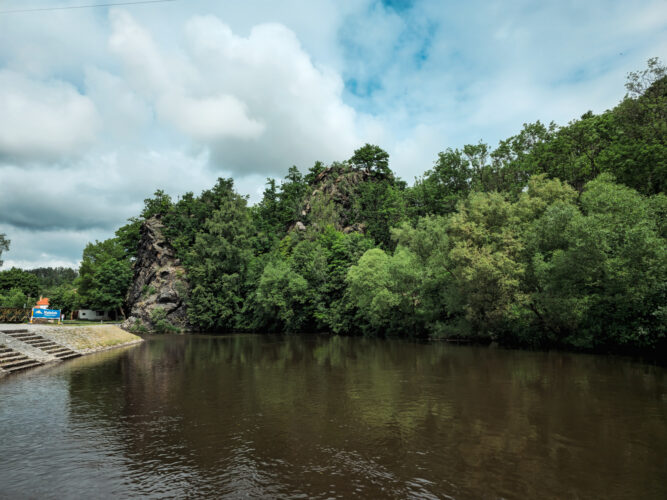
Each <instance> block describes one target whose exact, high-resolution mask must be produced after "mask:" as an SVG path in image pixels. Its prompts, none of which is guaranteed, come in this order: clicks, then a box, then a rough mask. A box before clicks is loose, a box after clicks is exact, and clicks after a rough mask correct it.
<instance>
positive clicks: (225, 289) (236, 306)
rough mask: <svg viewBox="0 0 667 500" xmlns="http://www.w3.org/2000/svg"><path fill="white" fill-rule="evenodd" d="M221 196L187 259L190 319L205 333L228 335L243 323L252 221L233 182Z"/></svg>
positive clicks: (250, 255) (250, 256) (243, 200)
mask: <svg viewBox="0 0 667 500" xmlns="http://www.w3.org/2000/svg"><path fill="white" fill-rule="evenodd" d="M218 194H219V208H218V209H217V210H216V211H215V212H213V214H212V215H211V217H210V218H209V219H208V220H206V222H205V223H204V226H203V229H202V230H201V231H200V232H198V233H197V235H196V238H195V242H194V245H193V247H192V249H191V251H190V254H189V256H188V259H187V263H188V264H187V270H188V278H189V281H190V288H191V293H190V299H189V307H188V316H189V318H190V321H191V322H192V323H193V324H195V325H200V326H201V327H202V328H204V329H207V330H211V329H220V330H226V331H228V330H232V329H234V328H237V327H238V325H239V324H240V323H241V314H240V313H241V309H242V305H243V300H244V298H245V296H246V293H247V290H246V289H245V288H244V285H245V275H246V273H247V272H248V267H249V264H250V261H251V259H252V251H251V236H252V221H251V218H250V212H249V211H248V209H247V207H246V199H245V198H244V197H242V196H240V195H238V194H237V193H236V192H234V191H233V185H232V183H231V182H230V183H228V184H227V190H226V191H221V192H220V193H218Z"/></svg>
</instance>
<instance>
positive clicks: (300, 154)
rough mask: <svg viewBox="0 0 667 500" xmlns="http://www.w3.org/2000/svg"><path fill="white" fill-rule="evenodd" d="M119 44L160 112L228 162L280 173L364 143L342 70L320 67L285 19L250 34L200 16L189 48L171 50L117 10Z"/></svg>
mask: <svg viewBox="0 0 667 500" xmlns="http://www.w3.org/2000/svg"><path fill="white" fill-rule="evenodd" d="M110 48H111V51H112V53H114V54H116V55H117V56H118V57H119V58H120V59H121V61H122V62H123V65H124V68H125V72H126V75H127V81H129V82H131V84H132V85H133V87H134V91H136V92H137V93H139V94H141V95H143V96H144V98H145V99H146V100H148V102H150V103H151V104H152V106H153V107H154V109H155V112H156V115H157V117H158V119H159V120H160V121H162V122H163V123H166V124H169V125H170V126H172V127H173V128H175V129H176V130H178V131H180V132H181V133H182V134H183V135H184V136H185V137H186V138H188V139H190V140H192V141H194V142H196V143H198V144H200V145H202V146H205V147H207V148H209V149H210V151H211V154H212V161H213V162H214V163H215V164H216V165H217V166H218V167H219V168H221V169H225V170H230V171H233V172H237V173H243V174H246V175H247V174H251V173H262V174H266V173H274V174H276V173H277V174H280V173H282V172H284V171H285V169H286V167H287V166H289V165H290V164H292V163H297V164H300V165H301V166H302V167H304V166H309V165H310V164H312V163H314V161H315V160H318V159H324V160H327V161H332V160H334V159H338V158H340V157H341V155H343V157H346V156H349V154H351V153H352V151H353V150H354V148H355V147H357V146H358V145H359V144H360V143H361V142H362V139H361V134H362V133H363V131H361V130H359V128H360V127H359V123H360V117H359V116H358V114H357V113H356V112H355V111H354V109H353V108H351V107H350V106H348V105H346V104H345V103H344V102H343V100H342V92H343V82H342V79H341V78H340V76H339V75H338V74H337V73H336V72H334V71H333V70H331V69H330V68H326V67H317V66H316V65H315V64H314V63H313V62H312V60H311V59H310V57H309V55H308V54H307V53H306V52H305V51H304V50H303V48H302V47H301V45H300V43H299V41H298V39H297V37H296V35H295V34H294V33H293V32H292V31H290V30H289V29H287V28H286V27H285V26H283V25H281V24H276V23H271V24H263V25H259V26H255V27H254V28H253V29H252V30H251V32H250V35H249V36H248V37H242V36H238V35H235V34H234V33H233V32H232V30H231V29H230V27H229V26H227V25H225V24H224V23H223V22H222V21H220V20H219V19H218V18H216V17H213V16H198V17H194V18H192V19H191V20H190V21H188V22H187V23H186V26H185V47H184V48H183V49H182V50H179V51H175V52H173V53H169V52H164V51H162V50H160V48H159V47H158V46H157V44H156V42H155V41H154V40H153V38H152V37H151V35H150V33H148V31H146V30H145V29H144V28H143V27H141V26H140V25H139V24H138V23H137V22H136V21H135V20H134V19H133V18H132V17H131V16H130V15H129V14H127V13H126V12H123V11H114V13H113V14H112V35H111V38H110ZM366 120H368V119H367V118H366Z"/></svg>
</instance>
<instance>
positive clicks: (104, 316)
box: [73, 309, 116, 321]
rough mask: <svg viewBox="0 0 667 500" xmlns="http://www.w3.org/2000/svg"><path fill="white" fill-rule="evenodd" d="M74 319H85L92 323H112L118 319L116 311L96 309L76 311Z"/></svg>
mask: <svg viewBox="0 0 667 500" xmlns="http://www.w3.org/2000/svg"><path fill="white" fill-rule="evenodd" d="M73 316H74V319H83V320H90V321H111V320H115V319H116V313H115V312H114V311H99V310H95V309H79V310H78V311H74V314H73Z"/></svg>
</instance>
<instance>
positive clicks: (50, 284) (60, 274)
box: [0, 235, 81, 314]
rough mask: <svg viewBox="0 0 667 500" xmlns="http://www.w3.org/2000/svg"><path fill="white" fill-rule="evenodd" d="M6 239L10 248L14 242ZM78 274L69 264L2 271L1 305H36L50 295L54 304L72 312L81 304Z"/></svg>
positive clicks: (0, 274) (0, 273) (7, 247)
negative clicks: (77, 288) (78, 291)
mask: <svg viewBox="0 0 667 500" xmlns="http://www.w3.org/2000/svg"><path fill="white" fill-rule="evenodd" d="M1 236H4V235H0V237H1ZM5 241H6V245H5V246H4V250H8V249H9V243H10V242H9V241H7V240H5ZM0 250H2V248H0ZM77 277H78V273H77V271H76V270H75V269H71V268H68V267H39V268H36V269H29V270H23V269H19V268H16V267H13V268H11V269H7V270H5V271H0V307H32V306H34V304H35V302H36V301H37V300H38V299H39V298H40V296H44V297H49V298H50V300H51V305H52V306H53V307H55V308H57V309H62V310H63V312H65V313H67V314H68V313H69V312H71V311H72V310H74V309H75V308H76V307H79V306H80V305H81V304H79V301H78V299H79V297H78V296H77V294H76V286H77V285H76V283H77Z"/></svg>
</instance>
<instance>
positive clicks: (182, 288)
mask: <svg viewBox="0 0 667 500" xmlns="http://www.w3.org/2000/svg"><path fill="white" fill-rule="evenodd" d="M163 227H164V226H163V225H162V223H161V222H160V220H159V219H157V218H151V219H148V220H147V221H145V222H144V223H143V225H142V226H141V241H140V242H139V248H138V250H137V260H136V261H135V263H134V279H133V281H132V285H131V286H130V289H129V291H128V293H127V304H128V308H129V310H130V314H129V316H128V318H127V319H126V320H125V321H124V322H123V324H122V327H123V328H124V329H126V330H129V331H132V332H135V333H147V332H161V333H167V332H176V331H187V330H191V328H190V325H189V324H188V320H187V311H186V305H185V298H186V297H187V293H188V282H187V277H186V272H185V268H184V267H183V266H182V265H181V262H180V261H179V259H178V258H177V257H176V253H175V252H174V249H173V248H172V247H171V245H170V244H169V242H168V241H167V239H166V238H165V237H164V235H163V232H162V229H163Z"/></svg>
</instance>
